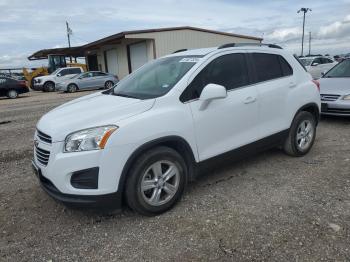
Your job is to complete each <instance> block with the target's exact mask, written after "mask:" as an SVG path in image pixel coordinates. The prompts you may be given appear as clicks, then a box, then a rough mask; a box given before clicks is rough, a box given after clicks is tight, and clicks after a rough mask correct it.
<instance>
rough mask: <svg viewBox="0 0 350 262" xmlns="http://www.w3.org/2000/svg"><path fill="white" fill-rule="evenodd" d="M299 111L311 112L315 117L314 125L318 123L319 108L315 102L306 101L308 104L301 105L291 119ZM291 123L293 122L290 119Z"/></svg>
mask: <svg viewBox="0 0 350 262" xmlns="http://www.w3.org/2000/svg"><path fill="white" fill-rule="evenodd" d="M301 111H306V112H309V113H311V114H312V115H313V116H314V117H315V120H316V125H317V124H318V122H319V120H320V109H319V107H318V105H317V104H316V103H308V104H305V105H303V106H302V107H300V108H299V109H298V110H297V112H296V113H295V114H294V117H293V120H294V118H295V116H296V115H297V114H298V113H299V112H301ZM292 123H293V121H292Z"/></svg>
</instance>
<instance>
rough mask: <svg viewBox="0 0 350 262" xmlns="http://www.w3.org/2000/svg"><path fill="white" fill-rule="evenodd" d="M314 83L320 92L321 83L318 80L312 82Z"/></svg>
mask: <svg viewBox="0 0 350 262" xmlns="http://www.w3.org/2000/svg"><path fill="white" fill-rule="evenodd" d="M312 82H313V83H314V84H315V85H316V87H317V89H318V92H320V82H319V81H317V80H312Z"/></svg>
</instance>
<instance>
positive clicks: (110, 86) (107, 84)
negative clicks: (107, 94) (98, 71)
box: [105, 81, 114, 89]
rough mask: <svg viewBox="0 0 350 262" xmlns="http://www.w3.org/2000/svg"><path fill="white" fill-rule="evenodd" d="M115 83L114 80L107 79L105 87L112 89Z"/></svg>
mask: <svg viewBox="0 0 350 262" xmlns="http://www.w3.org/2000/svg"><path fill="white" fill-rule="evenodd" d="M113 85H114V83H113V82H112V81H107V82H106V83H105V89H110V88H112V87H113Z"/></svg>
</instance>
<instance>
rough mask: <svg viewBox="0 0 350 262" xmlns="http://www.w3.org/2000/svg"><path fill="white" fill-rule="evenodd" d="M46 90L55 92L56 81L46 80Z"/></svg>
mask: <svg viewBox="0 0 350 262" xmlns="http://www.w3.org/2000/svg"><path fill="white" fill-rule="evenodd" d="M44 91H45V92H53V91H55V83H53V82H46V83H45V84H44Z"/></svg>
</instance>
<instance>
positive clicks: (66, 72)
mask: <svg viewBox="0 0 350 262" xmlns="http://www.w3.org/2000/svg"><path fill="white" fill-rule="evenodd" d="M59 73H60V74H61V76H65V75H68V74H69V69H62V70H61V71H60V72H59Z"/></svg>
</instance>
